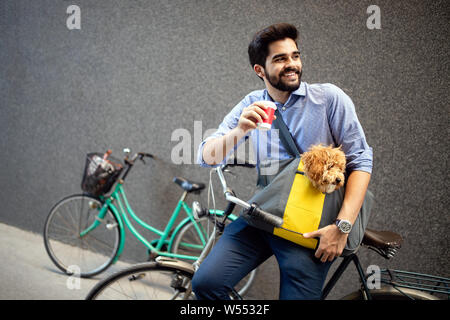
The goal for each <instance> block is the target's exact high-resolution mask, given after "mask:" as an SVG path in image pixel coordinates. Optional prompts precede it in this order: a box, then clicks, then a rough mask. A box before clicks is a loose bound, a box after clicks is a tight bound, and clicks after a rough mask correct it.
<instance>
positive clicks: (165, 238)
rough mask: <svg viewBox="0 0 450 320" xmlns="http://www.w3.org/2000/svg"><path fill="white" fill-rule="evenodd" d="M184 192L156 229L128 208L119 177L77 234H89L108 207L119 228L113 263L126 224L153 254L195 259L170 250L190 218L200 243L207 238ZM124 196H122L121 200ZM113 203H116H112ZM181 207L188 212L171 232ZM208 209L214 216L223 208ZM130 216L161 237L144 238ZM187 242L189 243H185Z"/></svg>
mask: <svg viewBox="0 0 450 320" xmlns="http://www.w3.org/2000/svg"><path fill="white" fill-rule="evenodd" d="M186 196H187V191H185V192H184V193H183V195H182V196H181V198H180V199H179V200H178V203H177V206H176V207H175V209H174V211H173V212H172V215H171V217H170V219H169V222H168V223H167V225H166V227H165V229H164V230H163V231H162V230H159V229H157V228H155V227H153V226H151V225H149V224H147V223H146V222H144V221H142V220H141V219H140V218H139V217H138V216H137V215H136V214H135V213H134V211H133V209H132V208H131V206H130V204H129V202H128V199H127V197H126V195H125V190H124V188H123V180H119V182H118V183H117V185H116V187H115V189H114V191H113V193H112V194H111V195H110V196H109V197H107V198H105V197H100V199H101V200H102V201H103V202H104V203H103V206H102V207H101V208H100V211H99V213H98V215H97V217H96V218H95V221H94V223H93V224H92V225H91V226H89V227H88V228H87V229H86V230H84V231H82V232H81V233H80V236H81V237H83V236H85V235H86V234H88V233H89V232H90V231H92V230H94V229H95V228H97V227H98V226H99V225H100V224H101V222H102V221H103V219H104V217H105V215H106V213H107V211H108V209H110V210H111V212H112V213H113V214H114V216H115V217H116V218H117V221H118V224H119V226H118V227H119V231H120V234H121V237H120V238H121V240H120V243H119V250H118V251H117V254H116V256H115V257H114V260H113V262H112V263H115V262H116V261H117V260H118V259H119V257H120V255H121V253H122V251H123V249H124V246H125V226H126V227H127V228H128V229H129V230H130V232H131V233H132V234H133V236H135V237H136V238H137V239H138V240H139V241H140V242H141V243H142V244H144V246H146V247H147V249H148V250H149V251H150V252H152V253H153V254H155V255H156V256H165V257H170V258H178V259H187V260H193V261H195V260H197V258H198V257H197V256H188V255H181V254H175V253H171V252H170V251H171V249H172V245H173V241H174V238H175V235H176V234H177V233H178V231H180V229H181V228H182V227H183V226H184V225H185V224H186V223H188V222H189V221H191V222H192V223H193V224H194V226H195V229H196V230H197V233H198V235H199V237H200V239H201V241H202V243H203V246H204V245H205V244H206V241H207V239H205V238H204V237H203V235H204V233H203V232H202V231H201V230H200V228H201V226H200V225H199V224H198V223H197V222H196V220H195V218H194V216H193V214H192V209H191V208H190V207H189V206H188V205H187V204H186V202H185V198H186ZM122 199H123V200H122ZM114 203H116V204H114ZM181 209H183V210H184V211H185V213H186V215H187V217H186V218H184V219H183V220H182V221H181V222H180V223H179V224H178V225H177V226H176V227H175V229H174V232H173V234H172V235H171V236H170V231H171V230H172V227H173V226H174V224H175V221H176V220H177V218H178V216H179V213H180V211H181ZM210 212H211V213H213V214H215V215H217V216H222V215H223V211H221V210H215V211H214V210H210ZM129 216H130V217H131V219H133V220H134V221H136V222H137V223H138V224H139V225H140V226H141V227H143V228H144V229H146V230H148V231H151V232H153V233H155V234H156V235H158V236H159V237H160V238H159V239H156V240H154V241H151V242H149V241H148V240H147V239H146V238H144V237H143V236H142V235H141V234H140V233H139V232H138V231H137V230H136V229H135V228H134V226H133V225H132V223H131V220H130V218H129ZM230 218H231V220H235V219H236V218H237V217H236V216H234V215H230ZM155 241H156V244H152V243H153V242H155ZM164 244H166V245H167V247H168V250H167V251H163V250H161V249H162V247H163V245H164ZM185 245H188V244H185ZM191 246H192V247H194V246H195V245H192V244H191Z"/></svg>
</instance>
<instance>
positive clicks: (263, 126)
mask: <svg viewBox="0 0 450 320" xmlns="http://www.w3.org/2000/svg"><path fill="white" fill-rule="evenodd" d="M261 102H263V104H264V105H265V106H266V107H267V108H266V109H264V111H265V112H266V114H267V119H263V122H258V124H257V128H258V129H259V130H270V129H271V128H272V121H273V116H274V114H275V110H276V109H277V106H276V105H275V103H273V102H272V101H261Z"/></svg>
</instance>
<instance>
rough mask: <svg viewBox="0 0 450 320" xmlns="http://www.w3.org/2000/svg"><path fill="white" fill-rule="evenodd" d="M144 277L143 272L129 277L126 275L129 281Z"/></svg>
mask: <svg viewBox="0 0 450 320" xmlns="http://www.w3.org/2000/svg"><path fill="white" fill-rule="evenodd" d="M144 277H145V273H141V274H138V275H135V274H133V275H131V276H130V277H128V280H129V281H136V280H141V279H143V278H144Z"/></svg>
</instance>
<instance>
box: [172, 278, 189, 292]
mask: <svg viewBox="0 0 450 320" xmlns="http://www.w3.org/2000/svg"><path fill="white" fill-rule="evenodd" d="M183 282H184V278H183V277H181V276H180V275H179V274H177V275H174V277H173V278H172V281H170V286H171V287H172V288H174V289H175V290H178V291H179V292H186V288H185V287H183Z"/></svg>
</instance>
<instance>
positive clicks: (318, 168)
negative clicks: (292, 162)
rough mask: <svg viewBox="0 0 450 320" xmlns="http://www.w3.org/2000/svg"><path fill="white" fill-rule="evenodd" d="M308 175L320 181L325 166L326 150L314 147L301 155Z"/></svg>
mask: <svg viewBox="0 0 450 320" xmlns="http://www.w3.org/2000/svg"><path fill="white" fill-rule="evenodd" d="M301 159H302V162H303V165H304V169H305V172H306V175H307V176H308V177H309V178H310V179H312V180H314V181H316V182H318V181H320V179H321V177H322V174H323V168H324V163H323V162H324V161H323V159H324V150H320V148H312V149H311V150H310V151H308V152H305V153H303V154H302V155H301Z"/></svg>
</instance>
